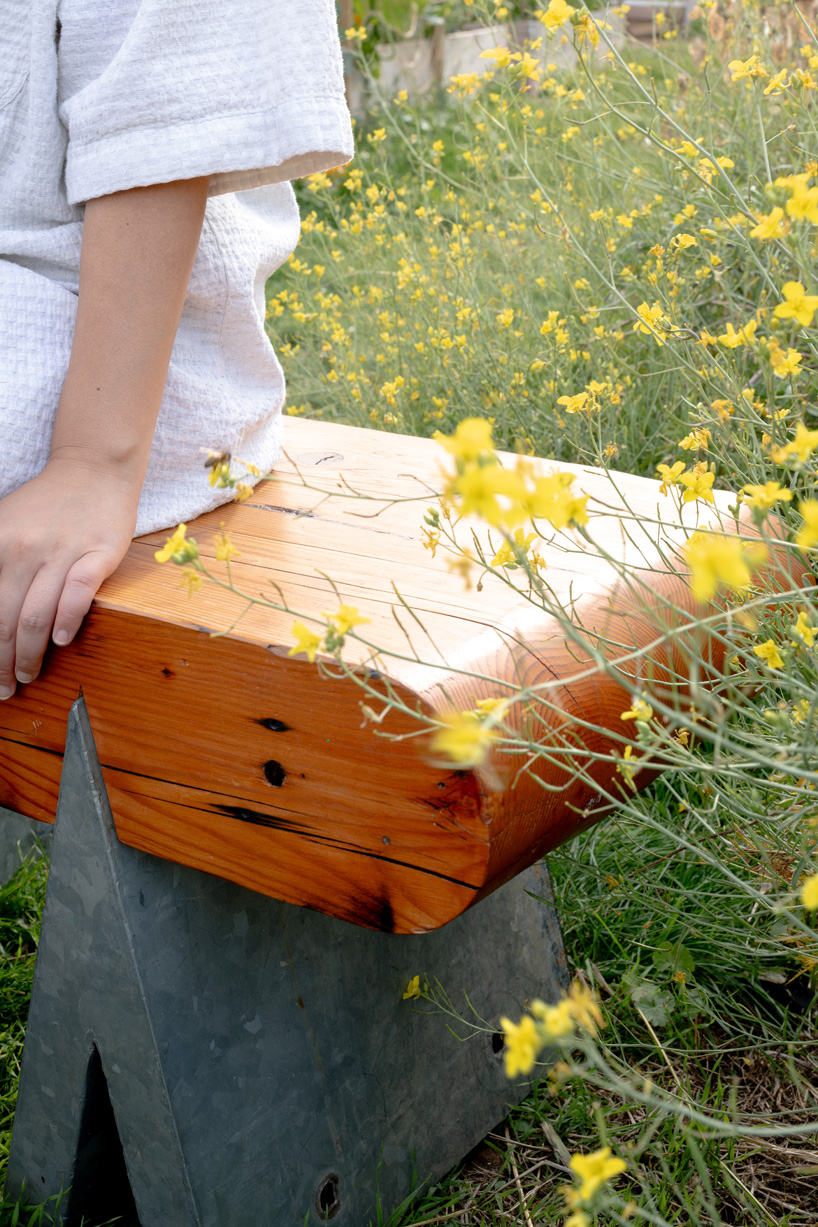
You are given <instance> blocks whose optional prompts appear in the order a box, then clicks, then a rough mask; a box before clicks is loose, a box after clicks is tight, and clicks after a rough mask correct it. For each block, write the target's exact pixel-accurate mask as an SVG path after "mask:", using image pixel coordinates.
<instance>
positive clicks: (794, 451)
mask: <svg viewBox="0 0 818 1227" xmlns="http://www.w3.org/2000/svg"><path fill="white" fill-rule="evenodd" d="M816 447H818V430H807V428H806V426H805V425H804V423H803V422H797V423H796V426H795V435H794V437H793V438H792V439H791V440H790V442H789V443H785V444H784V446H783V447H776V448H774V449H773V451H772V452H771V453H770V455H771V456H772V458H773V460H774V461H775V462H776V464H783V463H784V462H785V461H786V460H789V458H790V456H795V458H796V459H797V461H798V463H799V464H806V462H807V461H808V460H809V458H810V456H811V455H812V453H813V452H814V451H815V448H816Z"/></svg>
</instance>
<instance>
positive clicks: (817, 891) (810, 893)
mask: <svg viewBox="0 0 818 1227" xmlns="http://www.w3.org/2000/svg"><path fill="white" fill-rule="evenodd" d="M801 902H802V903H803V905H804V907H805V908H806V910H807V911H808V912H814V911H815V909H816V908H818V873H814V874H813V875H812V877H809V878H805V879H804V881H803V882H802V883H801Z"/></svg>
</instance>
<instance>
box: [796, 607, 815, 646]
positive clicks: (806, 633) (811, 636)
mask: <svg viewBox="0 0 818 1227" xmlns="http://www.w3.org/2000/svg"><path fill="white" fill-rule="evenodd" d="M792 632H793V634H794V635H795V636H796V637H797V638H798V639H800V640H801V642H802V643H803V644H804V645H805V646H806V647H808V648H811V647H813V646H814V644H815V631H814V630H813V629H812V626H811V625H810V620H809V618H808V617H807V614H806V611H805V610H803V609H800V610H799V611H798V618H797V620H796V623H795V626H794V627H793V628H792ZM791 642H792V646H793V647H794V648H797V647H798V644H797V643H796V641H795V640H794V639H793V640H792V641H791Z"/></svg>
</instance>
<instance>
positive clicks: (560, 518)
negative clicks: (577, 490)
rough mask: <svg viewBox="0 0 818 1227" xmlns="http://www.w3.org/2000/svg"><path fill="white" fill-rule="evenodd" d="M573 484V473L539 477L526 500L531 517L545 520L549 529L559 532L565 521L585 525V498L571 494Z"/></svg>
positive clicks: (586, 516) (586, 514) (586, 519)
mask: <svg viewBox="0 0 818 1227" xmlns="http://www.w3.org/2000/svg"><path fill="white" fill-rule="evenodd" d="M573 483H574V475H573V473H559V472H557V473H551V474H550V475H549V476H548V477H538V478H537V480H536V481H535V483H534V489H533V491H531V492H529V493H528V495H527V497H526V500H525V507H526V510H527V511H528V514H529V515H530V516H531V519H532V520H548V522H549V524H550V525H551V526H552V528H556V529H557V530H558V531H559V530H560V529H562V528H565V527H566V525H568V524H579V525H582V524H587V523H588V513H587V511H586V505H587V503H588V499H587V497H586V496H584V495H577V494H573V493H572V491H571V486H572V485H573Z"/></svg>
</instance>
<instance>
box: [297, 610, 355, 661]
mask: <svg viewBox="0 0 818 1227" xmlns="http://www.w3.org/2000/svg"><path fill="white" fill-rule="evenodd" d="M324 617H325V618H326V619H327V622H326V626H325V629H324V632H323V634H318V633H316V632H315V631H311V630H310V629H309V627H308V626H305V625H304V623H303V622H293V625H292V628H291V631H290V633H291V634H292V636H293V638H294V639H295V644H294V645H293V647H291V648H290V650H289V652H288V653H287V655H288V656H299V655H301V653H302V652H303V653H304V654H305V655H306V657H307V660H308V661H309V662H310V664H313V663H314V662H315V657H316V655H317V654H318V652H320V651H325V652H327V653H328V654H332V653H335V652H338V651H339V650H340V649H341V648H342V647H343V643H344V639H345V637H346V635H347V634H348V633H349V632H350V631H351V630H353V629H354V628H355V627H356V626H362V625H364V623H366V622H370V621H371V618H365V617H363V616H362V615H361V614H360V613H359V612H358V610H357V608H356V606H355V605H343V604H342V605H339V607H338V609H337V610H336V612H335V613H324Z"/></svg>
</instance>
